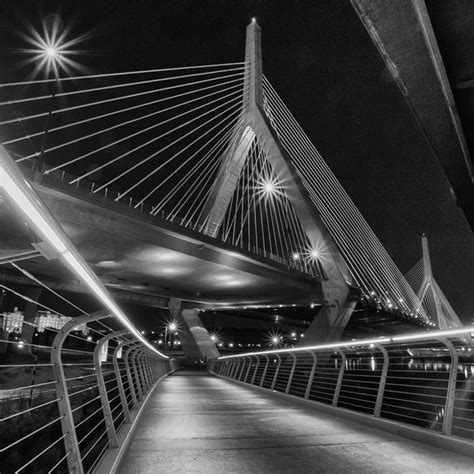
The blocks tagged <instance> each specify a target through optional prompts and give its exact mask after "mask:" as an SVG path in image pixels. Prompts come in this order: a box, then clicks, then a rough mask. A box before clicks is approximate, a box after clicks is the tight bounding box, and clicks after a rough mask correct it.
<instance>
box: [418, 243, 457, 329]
mask: <svg viewBox="0 0 474 474" xmlns="http://www.w3.org/2000/svg"><path fill="white" fill-rule="evenodd" d="M421 246H422V251H423V257H422V260H421V262H422V266H423V279H422V281H421V284H420V285H419V289H418V293H417V296H418V299H419V300H420V303H419V304H420V307H421V305H422V304H423V305H425V306H427V309H428V311H429V313H430V314H431V316H432V318H433V319H434V323H436V325H437V326H438V327H439V328H440V329H449V328H456V327H462V326H463V324H462V322H461V320H460V319H459V316H458V315H457V314H456V311H454V309H453V307H452V306H451V305H450V303H449V301H448V299H447V298H446V296H445V295H444V293H443V291H442V290H441V288H440V287H439V285H438V283H437V282H436V280H435V278H434V276H433V270H432V267H431V257H430V251H429V247H428V238H427V237H426V235H424V234H423V235H422V237H421ZM413 283H414V288H413V289H414V290H415V291H416V287H415V285H416V283H415V282H413ZM416 286H418V285H416Z"/></svg>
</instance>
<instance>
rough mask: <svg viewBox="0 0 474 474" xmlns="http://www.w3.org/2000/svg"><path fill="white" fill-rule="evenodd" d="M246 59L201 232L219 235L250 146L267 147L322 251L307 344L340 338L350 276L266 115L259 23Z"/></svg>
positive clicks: (349, 307) (349, 304) (251, 31)
mask: <svg viewBox="0 0 474 474" xmlns="http://www.w3.org/2000/svg"><path fill="white" fill-rule="evenodd" d="M245 60H246V64H247V67H248V71H247V74H246V80H245V84H244V94H245V96H244V101H243V107H242V111H241V117H240V120H238V121H237V123H238V124H239V125H238V126H237V127H238V129H237V130H236V133H235V134H234V140H232V141H231V142H230V144H229V145H228V147H227V149H226V150H225V152H224V154H223V160H222V162H221V165H220V168H219V171H218V173H217V179H216V181H215V183H214V186H213V189H212V191H211V193H210V195H209V197H208V199H207V202H206V204H205V207H204V212H203V214H202V215H203V216H206V220H205V221H204V222H203V223H202V231H203V232H204V233H205V234H206V235H209V236H212V237H216V236H217V234H218V232H219V228H220V226H221V224H222V222H223V220H224V216H225V214H226V212H227V210H228V208H229V204H230V202H231V199H232V196H233V194H234V192H235V190H236V186H237V184H238V181H239V177H240V176H241V173H242V171H243V169H244V166H245V164H246V161H247V159H248V156H249V150H250V148H251V146H252V144H255V143H257V144H258V145H259V146H260V147H264V148H265V151H266V153H267V159H268V161H269V162H270V164H271V166H272V168H273V171H274V173H275V174H276V175H277V176H278V178H279V181H280V182H282V183H284V190H285V192H286V195H287V196H288V199H289V201H290V202H291V204H292V206H293V208H294V211H295V214H296V216H297V218H298V219H299V221H300V223H301V225H302V227H303V229H304V231H305V233H306V235H307V237H308V240H309V242H310V245H311V248H313V249H318V251H321V252H322V253H324V255H325V258H324V261H322V262H321V266H322V268H323V272H322V273H323V275H324V276H323V281H322V290H323V295H324V305H323V307H322V308H321V310H320V312H319V314H318V315H317V316H316V318H315V320H314V321H313V323H312V324H311V325H310V327H309V328H308V330H307V333H306V337H305V343H308V342H311V343H319V342H325V341H334V340H338V339H339V338H340V337H341V335H342V332H343V330H344V327H345V326H346V324H347V322H348V321H349V319H350V316H351V314H352V311H353V309H354V307H355V304H356V300H355V299H354V297H353V295H352V293H351V291H350V288H351V287H350V285H351V282H352V279H351V275H350V272H349V270H348V268H347V266H346V264H345V262H344V261H343V259H342V257H341V254H340V253H339V250H338V248H337V246H336V244H335V242H334V240H333V238H332V237H331V235H330V233H329V231H328V229H327V228H326V226H325V224H324V223H323V221H322V219H321V216H320V214H319V212H318V210H317V209H316V207H315V206H314V204H313V203H312V201H311V199H310V196H309V194H308V191H307V190H306V188H305V186H304V185H303V182H302V177H301V176H300V175H299V173H298V172H297V170H296V169H295V167H294V165H293V164H292V161H291V158H290V156H289V155H288V153H287V152H286V150H285V148H284V146H283V145H282V143H281V141H280V139H279V137H278V135H277V133H276V131H275V129H274V128H273V127H272V124H271V117H269V116H268V115H267V114H266V112H265V107H264V94H263V86H262V50H261V30H260V27H259V26H258V24H257V22H256V20H255V19H252V21H251V23H250V24H249V25H248V27H247V35H246V53H245Z"/></svg>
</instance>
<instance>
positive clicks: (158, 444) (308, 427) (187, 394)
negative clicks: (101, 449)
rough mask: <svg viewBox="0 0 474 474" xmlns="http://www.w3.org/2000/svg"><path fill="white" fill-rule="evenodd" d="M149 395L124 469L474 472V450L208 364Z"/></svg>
mask: <svg viewBox="0 0 474 474" xmlns="http://www.w3.org/2000/svg"><path fill="white" fill-rule="evenodd" d="M151 397H152V398H151V399H150V400H149V401H148V404H147V406H146V407H145V408H144V413H143V414H142V417H141V419H140V422H139V425H138V426H137V429H136V431H135V434H134V437H133V439H132V440H131V443H130V447H129V450H128V452H127V453H126V454H125V457H124V459H123V462H122V464H121V467H120V469H121V470H120V472H121V473H127V474H129V473H152V472H153V473H156V472H206V473H214V472H216V473H217V472H246V473H247V472H255V473H257V472H258V473H265V472H351V473H355V472H356V473H359V472H360V473H362V472H363V473H367V472H383V473H398V472H400V473H402V472H403V473H405V472H410V473H413V472H420V473H421V472H422V473H426V472H442V473H446V472H456V473H460V472H473V461H472V459H471V458H468V457H465V456H461V455H458V454H455V453H453V452H450V451H445V450H442V449H439V448H435V447H433V446H428V445H426V444H423V443H420V442H417V441H413V440H409V439H406V438H402V437H400V436H396V435H394V434H390V433H386V432H383V431H380V430H378V429H375V428H371V427H367V426H365V425H361V424H359V423H356V422H352V421H347V420H345V419H342V418H338V417H334V416H331V415H328V414H326V413H323V412H321V411H318V410H316V409H312V408H311V407H302V406H301V405H300V406H293V405H292V401H291V400H285V399H282V398H279V397H278V398H277V397H274V396H272V395H271V394H267V393H264V392H261V391H257V390H255V389H252V388H247V387H245V386H242V385H238V384H235V383H233V382H231V381H228V380H225V379H221V378H218V377H214V376H212V375H209V374H207V373H206V372H204V371H180V372H177V373H175V375H173V376H170V377H168V378H166V379H165V380H164V381H163V382H162V383H161V384H160V385H158V388H157V389H156V390H155V392H154V393H153V394H152V395H151Z"/></svg>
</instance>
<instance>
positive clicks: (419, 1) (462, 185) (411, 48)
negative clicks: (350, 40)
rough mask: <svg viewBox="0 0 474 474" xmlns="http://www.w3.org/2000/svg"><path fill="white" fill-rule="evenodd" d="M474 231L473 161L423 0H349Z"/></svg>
mask: <svg viewBox="0 0 474 474" xmlns="http://www.w3.org/2000/svg"><path fill="white" fill-rule="evenodd" d="M351 2H352V5H353V7H354V9H355V11H356V12H357V14H358V16H359V18H360V20H361V22H362V24H363V25H364V27H365V28H366V30H367V32H368V34H369V36H370V38H371V39H372V41H373V43H374V45H375V46H376V48H377V49H378V51H379V53H380V55H381V57H382V59H383V60H384V62H385V65H386V67H387V69H388V71H390V73H391V75H392V77H393V79H394V81H395V83H396V84H397V85H398V87H399V89H400V91H401V93H402V94H403V97H404V98H405V100H406V103H407V104H408V107H409V108H410V110H411V111H412V113H413V115H414V117H415V119H416V120H417V122H418V124H419V126H420V127H421V129H422V131H423V133H424V135H425V137H426V140H427V141H428V143H429V144H430V146H431V149H432V151H433V153H434V154H435V155H436V157H437V159H438V160H439V162H440V164H441V166H442V167H443V169H444V172H445V174H446V176H447V178H448V180H449V182H450V184H451V186H452V189H453V191H454V194H455V197H456V201H457V204H458V205H459V206H460V207H461V208H462V209H463V211H464V213H465V215H466V218H467V220H468V222H469V224H470V226H471V228H472V229H473V230H474V185H473V183H474V165H473V162H472V158H471V156H470V154H469V150H468V146H467V143H466V139H465V136H464V132H463V129H462V125H461V120H460V118H459V114H458V111H457V108H456V104H455V101H454V96H453V93H452V90H451V86H450V84H449V80H448V76H447V73H446V70H445V67H444V63H443V58H442V56H441V53H440V51H439V47H438V44H437V41H436V37H435V34H434V31H433V27H432V25H431V21H430V18H429V15H428V11H427V8H426V4H425V2H424V1H423V0H399V1H396V2H383V1H378V2H374V1H373V0H351Z"/></svg>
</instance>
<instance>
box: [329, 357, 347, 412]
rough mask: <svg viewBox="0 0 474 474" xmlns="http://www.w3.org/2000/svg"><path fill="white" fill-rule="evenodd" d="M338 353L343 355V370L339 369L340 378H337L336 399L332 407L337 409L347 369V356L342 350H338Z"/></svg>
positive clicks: (334, 398) (333, 400)
mask: <svg viewBox="0 0 474 474" xmlns="http://www.w3.org/2000/svg"><path fill="white" fill-rule="evenodd" d="M337 352H338V353H339V354H340V355H341V368H340V369H339V377H338V378H337V384H336V389H335V390H334V397H333V399H332V405H333V406H335V407H337V402H338V401H339V394H340V393H341V387H342V378H343V377H344V369H345V368H346V354H344V351H343V350H342V349H337Z"/></svg>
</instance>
